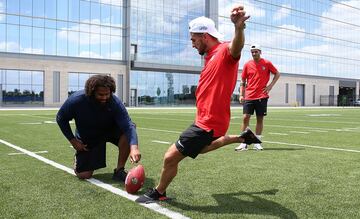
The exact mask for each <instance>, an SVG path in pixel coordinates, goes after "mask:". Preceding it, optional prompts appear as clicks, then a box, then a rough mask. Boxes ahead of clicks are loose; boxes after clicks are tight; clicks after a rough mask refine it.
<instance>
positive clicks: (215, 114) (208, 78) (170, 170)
mask: <svg viewBox="0 0 360 219" xmlns="http://www.w3.org/2000/svg"><path fill="white" fill-rule="evenodd" d="M230 18H231V21H232V22H233V24H234V27H235V34H234V37H233V40H232V41H231V42H225V43H222V42H220V41H219V39H220V38H221V37H222V36H221V34H220V33H219V32H218V31H217V30H216V28H215V23H214V21H212V20H211V19H209V18H206V17H198V18H196V19H194V20H192V21H191V22H190V23H189V32H190V36H191V41H192V46H193V47H194V48H195V49H197V50H198V52H199V54H200V55H204V54H206V56H205V66H204V68H203V70H202V71H201V74H200V79H199V84H198V87H197V89H196V107H197V113H196V118H195V122H194V124H192V125H191V126H190V127H189V128H188V129H186V130H185V131H184V132H183V133H182V134H181V135H180V137H179V139H178V140H177V141H176V143H175V144H173V145H171V146H170V148H169V149H168V150H167V152H166V153H165V156H164V164H163V168H162V172H161V177H160V182H159V184H158V185H157V186H156V187H155V188H152V189H150V190H149V191H148V192H147V193H145V194H144V195H142V196H140V197H139V198H138V199H137V200H136V201H137V202H140V203H149V202H153V201H159V200H160V201H162V200H166V199H167V197H166V188H167V187H168V186H169V184H170V183H171V181H172V180H173V179H174V177H175V176H176V174H177V170H178V164H179V162H180V161H182V160H183V159H184V158H185V157H187V156H189V157H191V158H196V156H197V155H198V154H202V153H207V152H209V151H212V150H215V149H218V148H220V147H222V146H225V145H227V144H231V143H240V142H246V143H247V144H251V143H256V142H260V141H259V139H257V138H256V136H255V134H254V133H253V132H252V131H251V130H250V129H247V130H246V131H245V132H243V133H242V134H241V135H240V136H239V135H226V132H227V130H228V128H229V123H230V97H231V95H232V93H233V90H234V88H235V84H236V80H237V74H238V67H239V60H240V55H241V50H242V48H243V46H244V28H245V21H246V20H247V19H248V18H249V16H245V11H244V10H243V7H242V6H236V7H234V8H233V9H232V11H231V16H230Z"/></svg>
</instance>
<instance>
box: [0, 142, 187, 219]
mask: <svg viewBox="0 0 360 219" xmlns="http://www.w3.org/2000/svg"><path fill="white" fill-rule="evenodd" d="M0 143H2V144H4V145H7V146H9V147H11V148H13V149H15V150H17V151H20V152H22V153H24V154H27V155H29V156H30V157H33V158H36V159H38V160H40V161H42V162H44V163H46V164H49V165H51V166H53V167H56V168H58V169H60V170H63V171H65V172H67V173H69V174H71V175H75V173H74V170H73V169H71V168H69V167H66V166H64V165H61V164H59V163H56V162H54V161H52V160H49V159H47V158H45V157H42V156H40V155H37V154H35V153H34V152H31V151H28V150H26V149H23V148H21V147H19V146H16V145H13V144H11V143H9V142H7V141H4V140H2V139H0ZM86 181H88V182H90V183H91V184H94V185H96V186H98V187H101V188H103V189H106V190H107V191H110V192H112V193H114V194H116V195H120V196H121V197H124V198H126V199H129V200H131V201H135V199H137V198H138V197H139V196H137V195H131V194H128V193H127V192H125V191H123V190H121V189H119V188H116V187H114V186H112V185H109V184H106V183H104V182H102V181H100V180H97V179H94V178H90V179H87V180H86ZM140 205H142V206H144V207H146V208H149V209H151V210H153V211H155V212H158V213H160V214H162V215H165V216H167V217H169V218H174V219H182V218H184V219H186V218H188V217H186V216H185V215H182V214H180V213H178V212H175V211H172V210H169V209H167V208H164V207H162V206H161V205H159V204H157V203H150V204H140Z"/></svg>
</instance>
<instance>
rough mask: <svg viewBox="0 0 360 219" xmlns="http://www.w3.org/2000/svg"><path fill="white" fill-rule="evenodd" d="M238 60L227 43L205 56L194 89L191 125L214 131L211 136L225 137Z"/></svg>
mask: <svg viewBox="0 0 360 219" xmlns="http://www.w3.org/2000/svg"><path fill="white" fill-rule="evenodd" d="M239 59H240V57H239V58H237V59H234V58H233V57H232V56H231V54H230V50H229V43H228V42H227V43H220V44H218V45H216V46H214V47H213V48H211V50H210V51H209V52H208V53H207V55H206V57H205V66H204V68H203V70H202V71H201V74H200V79H199V84H198V87H197V89H196V107H197V113H196V119H195V124H196V125H197V126H199V127H200V128H202V129H204V130H206V131H211V130H214V137H218V136H223V135H225V134H226V132H227V129H228V128H229V123H230V100H231V95H232V93H233V91H234V88H235V85H236V80H237V73H238V68H239Z"/></svg>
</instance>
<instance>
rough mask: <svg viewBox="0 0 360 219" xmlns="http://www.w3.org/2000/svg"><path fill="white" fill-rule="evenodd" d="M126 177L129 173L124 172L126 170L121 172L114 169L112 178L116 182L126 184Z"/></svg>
mask: <svg viewBox="0 0 360 219" xmlns="http://www.w3.org/2000/svg"><path fill="white" fill-rule="evenodd" d="M126 176H127V172H126V171H125V170H124V168H122V169H119V170H116V169H114V174H113V176H112V179H113V180H115V181H119V182H123V183H125V179H126Z"/></svg>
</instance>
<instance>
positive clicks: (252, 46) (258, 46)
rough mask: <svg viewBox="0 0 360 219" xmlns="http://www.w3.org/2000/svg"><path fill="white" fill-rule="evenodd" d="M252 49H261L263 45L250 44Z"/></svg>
mask: <svg viewBox="0 0 360 219" xmlns="http://www.w3.org/2000/svg"><path fill="white" fill-rule="evenodd" d="M250 50H260V51H261V47H260V45H259V44H252V45H251V46H250Z"/></svg>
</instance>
